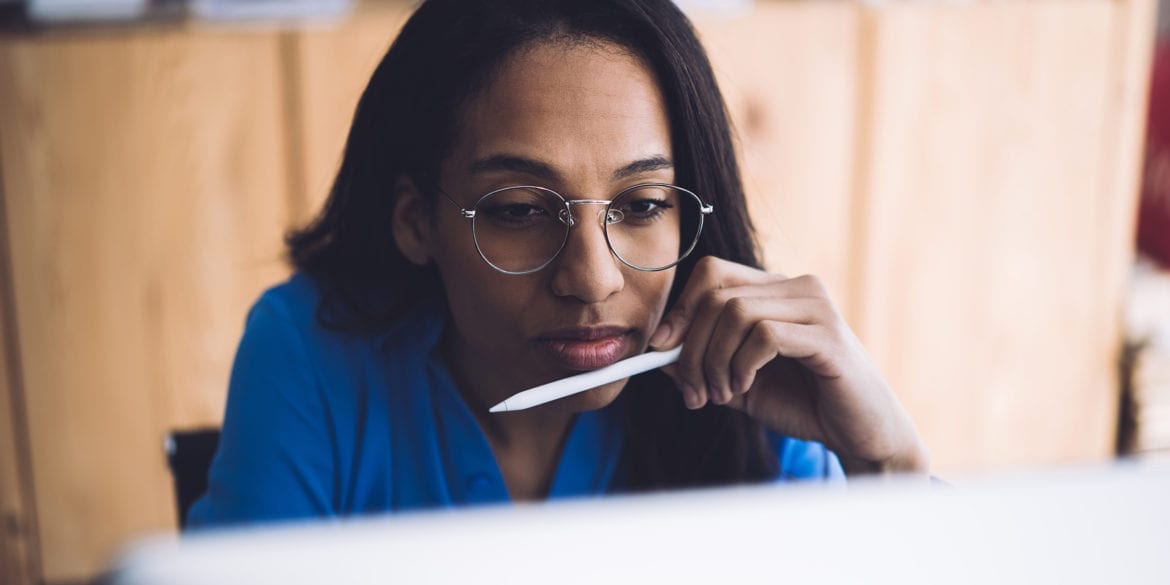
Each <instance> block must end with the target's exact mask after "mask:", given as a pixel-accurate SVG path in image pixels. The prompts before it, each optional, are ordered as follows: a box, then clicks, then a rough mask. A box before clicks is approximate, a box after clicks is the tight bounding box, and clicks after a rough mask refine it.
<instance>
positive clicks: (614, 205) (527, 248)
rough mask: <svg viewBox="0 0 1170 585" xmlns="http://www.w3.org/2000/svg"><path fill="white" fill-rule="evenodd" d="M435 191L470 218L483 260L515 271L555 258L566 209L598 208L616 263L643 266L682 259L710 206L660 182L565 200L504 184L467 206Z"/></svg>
mask: <svg viewBox="0 0 1170 585" xmlns="http://www.w3.org/2000/svg"><path fill="white" fill-rule="evenodd" d="M439 191H440V192H441V193H443V196H445V197H446V198H447V200H448V201H450V202H451V204H452V205H454V206H455V207H457V208H458V209H459V213H460V214H461V215H462V216H463V218H464V219H466V220H468V221H470V222H471V236H472V239H473V240H474V241H475V249H476V251H478V252H479V256H480V257H481V258H483V261H484V262H487V263H488V265H489V266H491V267H492V268H494V269H496V270H498V271H500V272H503V273H504V274H515V275H521V274H531V273H533V272H536V271H538V270H540V269H542V268H544V267H545V266H548V265H549V264H550V263H552V261H553V260H554V259H556V257H557V255H558V254H560V253H561V250H562V249H563V248H564V247H565V242H567V241H568V240H569V230H570V229H571V228H572V227H573V226H574V225H576V219H575V218H574V216H573V208H574V207H578V206H582V205H603V206H605V207H604V209H603V210H602V211H601V212H599V213H598V219H599V220H600V221H601V225H602V229H603V230H604V231H605V241H606V243H607V244H608V245H609V249H610V251H611V252H613V255H614V256H616V257H617V259H618V260H619V261H621V263H622V264H625V265H626V266H629V267H630V268H633V269H635V270H641V271H643V272H657V271H660V270H666V269H668V268H670V267H672V266H674V265H676V264H678V263H679V262H682V261H683V259H685V258H686V257H687V256H688V255H689V254H690V253H691V252H692V251H693V250H694V249H695V245H696V244H697V243H698V242H699V233H700V232H702V231H703V218H704V216H706V215H708V214H710V213H713V212H714V211H715V208H714V207H713V206H711V205H709V204H706V203H703V200H702V199H700V198H699V196H698V195H695V194H694V193H692V192H690V191H688V190H686V189H683V188H682V187H676V186H674V185H667V184H664V183H644V184H640V185H634V186H633V187H629V188H627V189H624V190H622V191H621V192H620V193H618V194H617V195H616V196H614V198H613V199H612V200H604V199H565V198H564V197H562V196H561V195H560V194H559V193H557V192H556V191H553V190H552V189H546V188H544V187H534V186H517V187H504V188H503V189H496V190H495V191H492V192H490V193H488V194H487V195H484V196H483V197H480V198H479V200H478V201H476V202H475V205H474V206H472V208H471V209H466V208H464V207H463V206H461V205H459V203H457V202H456V201H455V200H454V199H453V198H452V197H451V196H450V195H448V194H447V193H446V192H445V191H443V190H442V189H439Z"/></svg>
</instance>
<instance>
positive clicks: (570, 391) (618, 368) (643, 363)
mask: <svg viewBox="0 0 1170 585" xmlns="http://www.w3.org/2000/svg"><path fill="white" fill-rule="evenodd" d="M680 353H682V346H681V345H680V346H678V347H676V348H674V349H671V350H668V351H652V352H649V353H644V354H642V355H636V356H634V357H632V358H627V359H624V360H622V361H620V362H617V363H614V364H610V365H608V366H605V367H604V368H600V369H597V370H593V371H592V372H585V373H584V374H578V375H576V376H571V377H568V378H564V379H561V380H557V381H555V382H549V383H548V384H543V385H540V386H537V387H535V388H530V389H528V390H525V391H523V392H520V393H517V394H513V395H512V396H511V397H510V398H508V399H507V400H505V401H503V402H501V403H499V404H497V405H495V406H493V407H491V409H489V410H488V412H515V411H517V410H524V409H526V408H532V407H533V406H540V405H541V404H544V403H546V402H552V401H553V400H557V399H559V398H564V397H566V396H572V395H574V394H577V393H579V392H584V391H586V390H588V389H590V388H596V387H598V386H604V385H605V384H609V383H610V382H616V381H618V380H621V379H623V378H629V377H630V376H633V375H634V374H641V373H642V372H649V371H650V370H653V369H655V368H661V367H662V366H669V365H670V364H673V363H674V362H677V361H678V355H679V354H680Z"/></svg>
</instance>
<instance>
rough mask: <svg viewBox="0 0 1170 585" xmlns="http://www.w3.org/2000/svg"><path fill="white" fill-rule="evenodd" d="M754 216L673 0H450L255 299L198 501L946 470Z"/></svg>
mask: <svg viewBox="0 0 1170 585" xmlns="http://www.w3.org/2000/svg"><path fill="white" fill-rule="evenodd" d="M752 234H753V231H752V228H751V224H750V220H749V219H748V217H747V213H746V206H745V203H744V196H743V191H742V187H741V183H740V177H739V171H738V167H737V163H736V160H735V155H734V152H733V149H732V145H731V139H730V131H729V127H728V122H727V119H726V115H725V112H724V106H723V102H722V97H721V96H720V94H719V91H718V88H717V86H716V84H715V81H714V77H713V75H712V72H711V67H710V65H709V63H708V61H707V58H706V55H705V53H704V52H703V49H702V47H701V46H700V44H699V42H698V40H697V39H696V38H695V35H694V33H693V31H692V30H691V28H690V25H689V23H688V22H687V20H686V18H685V17H684V16H683V15H682V14H681V13H680V12H679V11H678V10H677V8H676V7H675V6H674V5H673V4H672V3H671V2H670V1H669V0H607V1H597V0H577V1H573V0H507V1H499V0H462V1H460V0H428V1H427V2H424V3H423V4H422V5H421V7H420V8H419V9H418V11H417V12H416V13H415V14H414V15H413V17H412V18H411V19H410V21H409V22H407V24H406V25H405V27H404V29H403V30H402V32H401V33H400V35H399V37H398V39H397V40H396V41H395V42H394V45H393V46H392V47H391V48H390V50H389V52H388V53H387V55H386V57H385V58H384V60H383V61H382V63H381V64H380V65H379V66H378V68H377V70H376V71H375V72H374V74H373V77H372V79H371V80H370V83H369V86H368V87H367V88H366V91H365V93H364V94H363V96H362V98H361V101H360V102H359V104H358V107H357V111H356V114H355V117H354V122H353V126H352V129H351V131H350V135H349V139H348V142H347V145H346V151H345V156H344V159H343V161H342V165H341V169H340V171H339V173H338V176H337V179H336V182H335V183H334V186H333V189H332V192H331V195H330V198H329V201H328V202H327V204H326V206H325V209H324V210H323V211H322V213H321V214H320V216H319V217H318V218H317V219H316V220H315V221H314V222H313V223H312V224H311V225H309V226H308V227H307V228H305V229H303V230H301V231H299V232H295V233H293V234H292V235H291V236H290V237H289V250H290V257H291V259H292V263H293V265H294V266H295V268H296V269H297V271H298V272H297V274H296V275H295V276H294V277H293V278H292V279H291V280H290V281H289V282H287V283H285V284H283V285H280V286H278V287H276V288H274V289H271V290H269V291H268V292H267V293H265V294H264V296H263V297H261V299H260V300H259V302H258V303H257V304H256V306H255V307H254V308H253V309H252V311H251V313H250V315H249V319H248V324H247V328H246V331H245V334H244V338H243V340H242V342H241V345H240V348H239V353H238V355H237V359H236V365H235V368H234V370H233V373H232V380H231V388H230V391H229V398H228V406H227V412H226V415H225V420H224V429H223V436H222V442H221V447H220V450H219V453H218V454H217V456H216V459H215V461H214V463H213V465H212V469H211V473H210V487H209V491H208V493H207V494H206V495H205V496H204V497H203V499H202V500H200V501H199V502H198V503H197V504H196V505H195V507H194V508H193V510H192V512H191V523H192V524H193V525H208V524H220V523H228V522H238V521H253V520H260V519H274V518H294V517H306V516H326V515H340V514H353V513H361V512H379V511H390V510H403V509H410V508H418V507H427V506H449V505H460V504H468V503H475V502H499V501H508V500H515V501H525V500H540V499H546V498H557V497H562V496H570V495H586V494H601V493H612V492H619V491H636V490H648V489H659V488H670V487H687V486H702V485H719V484H732V483H742V482H758V481H768V480H774V479H777V478H781V479H818V480H824V479H833V478H839V477H841V476H842V475H843V474H842V471H843V470H844V471H845V472H848V473H850V474H852V473H857V472H913V473H926V471H927V463H926V460H927V458H926V452H925V448H924V446H923V444H922V441H921V439H920V438H919V437H918V435H917V432H916V431H915V429H914V426H913V424H912V423H911V421H910V419H909V417H908V416H907V414H906V413H905V411H904V410H903V409H902V407H901V405H900V404H899V403H898V401H897V399H896V398H895V396H894V394H893V393H892V392H891V390H890V389H889V387H888V386H887V385H886V383H885V382H884V381H883V380H882V378H881V376H880V375H879V374H878V373H877V371H876V369H875V368H874V366H873V365H872V364H871V363H870V361H869V359H868V358H867V357H866V354H865V352H864V350H863V349H862V348H861V346H860V344H859V343H858V341H857V339H856V337H855V336H854V335H853V334H852V333H851V332H850V331H849V329H848V327H847V326H846V325H845V324H844V322H843V321H842V319H841V317H840V316H839V314H838V312H837V310H836V309H835V308H834V306H833V304H832V302H831V301H830V300H829V298H828V297H827V295H826V293H825V290H824V288H823V286H821V284H820V283H819V281H817V280H816V279H815V278H813V277H800V278H792V279H789V278H786V277H784V276H781V275H775V274H769V273H766V272H764V271H762V270H760V268H759V261H758V259H757V255H756V250H755V248H754V245H753V238H752ZM679 344H683V351H682V355H681V358H680V360H679V362H678V364H676V365H675V366H671V367H667V368H664V369H662V370H660V371H655V372H650V373H646V374H643V375H639V376H636V377H634V378H632V379H630V380H622V381H619V382H615V383H612V384H608V385H605V386H602V387H600V388H596V389H593V390H590V391H587V392H584V393H581V394H577V395H575V396H572V397H569V398H565V399H562V400H559V401H556V402H553V403H550V404H548V405H545V406H541V407H537V408H533V409H531V410H526V411H520V412H512V413H505V414H491V413H489V412H488V408H489V407H490V406H491V405H493V404H496V403H497V402H500V401H502V400H503V399H505V398H507V397H508V396H510V395H512V394H514V393H516V392H518V391H521V390H524V389H526V388H529V387H532V386H535V385H538V384H541V383H545V382H548V381H551V380H554V379H558V378H563V377H566V376H569V375H572V374H575V373H578V372H580V371H584V370H591V369H595V368H598V367H602V366H605V365H608V364H610V363H613V362H614V361H617V360H619V359H623V358H626V357H630V356H633V355H636V354H639V353H642V352H643V351H645V350H646V349H647V347H652V348H656V349H670V348H674V347H677V346H678V345H679ZM826 445H827V446H828V449H826V447H825V446H826ZM830 449H831V451H830ZM833 452H835V453H836V454H837V455H839V456H840V460H838V457H837V456H835V455H834V453H833Z"/></svg>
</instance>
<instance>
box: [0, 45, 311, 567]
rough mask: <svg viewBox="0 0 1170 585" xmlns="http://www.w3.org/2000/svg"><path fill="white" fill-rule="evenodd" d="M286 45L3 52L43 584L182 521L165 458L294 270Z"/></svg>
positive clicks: (204, 416)
mask: <svg viewBox="0 0 1170 585" xmlns="http://www.w3.org/2000/svg"><path fill="white" fill-rule="evenodd" d="M279 48H280V43H279V38H278V36H277V33H232V34H214V33H192V32H187V31H181V30H164V31H158V30H149V29H148V30H145V31H143V30H137V31H125V30H122V31H112V32H110V33H94V34H85V35H81V36H75V35H69V34H54V35H51V36H47V37H40V38H31V37H30V38H23V37H22V38H12V37H9V38H5V39H3V40H2V41H0V87H3V88H5V89H4V98H3V100H0V160H2V161H3V164H4V176H3V181H4V185H3V192H4V194H5V197H6V205H7V210H8V215H9V218H10V221H9V225H8V228H9V229H10V231H9V234H8V235H9V239H10V243H11V252H12V273H13V287H14V291H15V306H16V316H17V321H18V329H19V332H20V348H19V349H20V353H21V355H22V360H23V373H24V388H25V396H26V399H27V410H28V412H27V420H28V424H29V432H30V442H31V456H32V460H33V470H32V471H33V480H34V483H35V486H36V490H37V493H36V499H37V514H38V518H39V520H40V526H41V535H40V536H41V544H42V556H43V565H44V573H45V578H46V579H49V580H67V579H74V578H84V577H87V576H90V575H92V574H93V573H94V572H95V571H97V570H98V569H99V568H100V567H101V566H102V565H103V563H104V562H105V561H106V559H107V556H108V555H109V554H111V553H113V552H114V551H115V549H116V547H118V546H120V545H122V544H123V543H124V542H125V540H126V539H127V538H128V537H130V536H132V535H136V534H140V533H142V532H144V531H148V530H156V529H165V528H169V527H171V526H173V525H174V516H175V512H174V498H173V492H172V487H171V480H170V476H169V474H168V471H167V469H166V465H165V460H164V457H163V452H162V438H163V434H164V432H165V431H166V430H167V429H168V428H171V427H175V426H188V425H193V424H203V423H218V421H219V420H220V419H221V417H222V412H223V404H224V397H225V392H226V386H227V374H228V370H229V365H230V360H231V358H232V354H233V350H234V347H235V344H236V343H237V341H238V339H239V335H240V333H241V331H242V325H243V318H244V314H245V311H246V309H247V307H248V306H249V304H250V303H251V302H252V301H253V300H254V299H255V297H256V296H257V294H258V293H259V292H260V290H261V289H262V287H264V286H266V285H269V284H271V283H273V282H275V281H277V280H278V279H279V278H280V277H281V275H282V274H284V272H285V271H284V269H283V268H282V267H281V263H280V261H279V256H280V252H281V245H280V235H281V231H282V229H283V228H284V227H285V226H286V224H287V221H288V217H287V204H286V200H285V197H286V174H287V170H286V168H285V164H284V156H285V151H284V146H283V144H284V134H285V132H284V128H283V122H284V117H283V116H284V115H283V111H282V99H281V93H280V92H281V89H282V87H281V83H282V79H281V75H280V71H281V68H280V62H279V58H280V57H279Z"/></svg>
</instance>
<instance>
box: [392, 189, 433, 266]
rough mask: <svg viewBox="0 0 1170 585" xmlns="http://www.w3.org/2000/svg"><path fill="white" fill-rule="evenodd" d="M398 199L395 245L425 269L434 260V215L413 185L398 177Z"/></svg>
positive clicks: (396, 190) (393, 224) (395, 204)
mask: <svg viewBox="0 0 1170 585" xmlns="http://www.w3.org/2000/svg"><path fill="white" fill-rule="evenodd" d="M394 191H395V193H396V195H397V196H396V198H395V201H394V218H393V222H392V228H391V229H392V230H393V232H394V242H395V243H396V244H398V249H399V250H401V251H402V255H403V256H406V259H407V260H410V261H411V262H413V263H415V264H418V265H419V266H425V265H426V264H427V263H429V262H430V260H431V234H432V233H433V231H434V226H433V224H432V218H431V214H430V213H428V212H427V207H426V205H425V204H424V202H423V200H422V195H421V194H420V193H419V192H418V189H417V188H416V187H415V185H414V181H412V180H410V179H409V178H407V177H406V175H399V176H398V179H397V180H395V181H394Z"/></svg>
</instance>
